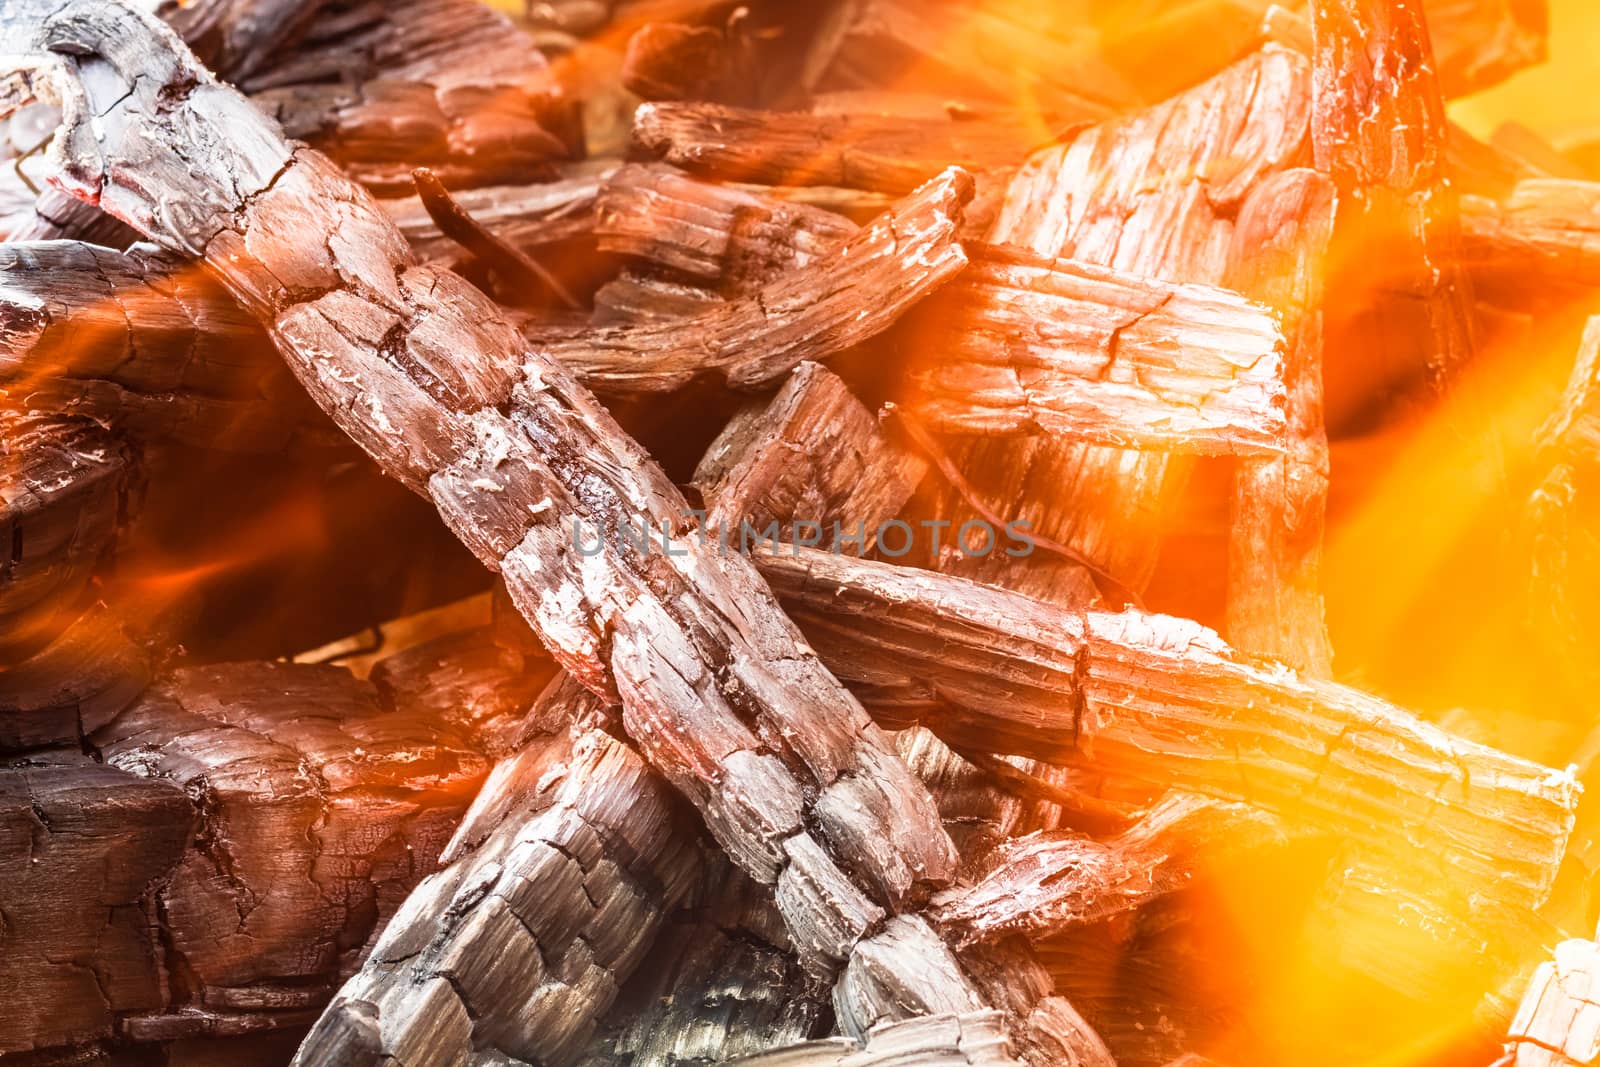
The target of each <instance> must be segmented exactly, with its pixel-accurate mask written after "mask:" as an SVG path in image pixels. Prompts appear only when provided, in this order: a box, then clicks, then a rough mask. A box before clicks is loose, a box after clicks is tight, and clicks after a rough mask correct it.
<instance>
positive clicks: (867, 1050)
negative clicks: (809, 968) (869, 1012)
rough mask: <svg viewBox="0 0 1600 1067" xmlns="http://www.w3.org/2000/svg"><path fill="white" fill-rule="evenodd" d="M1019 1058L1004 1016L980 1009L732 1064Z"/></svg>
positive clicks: (839, 1065) (936, 1066)
mask: <svg viewBox="0 0 1600 1067" xmlns="http://www.w3.org/2000/svg"><path fill="white" fill-rule="evenodd" d="M1016 1062H1017V1060H1016V1059H1015V1058H1013V1056H1012V1054H1011V1047H1010V1045H1009V1043H1008V1042H1007V1040H1006V1036H1005V1026H1004V1024H1003V1021H1002V1020H1001V1018H1000V1016H999V1014H998V1013H996V1012H974V1013H971V1014H965V1015H933V1016H922V1017H919V1018H913V1019H908V1020H906V1021H904V1022H898V1023H890V1024H887V1025H884V1026H882V1027H879V1028H877V1029H875V1030H873V1031H872V1032H871V1033H870V1034H868V1035H866V1037H865V1039H864V1040H862V1041H860V1042H856V1041H852V1040H850V1039H848V1038H829V1039H827V1040H823V1041H811V1042H807V1043H805V1044H803V1045H793V1046H790V1047H789V1048H785V1049H777V1050H774V1051H772V1052H766V1053H761V1054H758V1055H754V1056H742V1057H740V1058H738V1059H735V1060H731V1061H729V1067H733V1065H735V1064H736V1065H738V1067H893V1065H895V1064H901V1063H917V1064H925V1065H927V1067H1007V1065H1011V1064H1015V1063H1016Z"/></svg>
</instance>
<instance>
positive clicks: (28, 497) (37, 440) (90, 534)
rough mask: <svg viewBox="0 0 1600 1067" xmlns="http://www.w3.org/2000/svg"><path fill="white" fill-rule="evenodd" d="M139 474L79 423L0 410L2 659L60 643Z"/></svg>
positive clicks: (130, 457)
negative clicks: (54, 639)
mask: <svg viewBox="0 0 1600 1067" xmlns="http://www.w3.org/2000/svg"><path fill="white" fill-rule="evenodd" d="M0 247H9V246H0ZM140 477H141V475H140V465H139V459H138V456H137V454H136V453H135V452H134V451H133V450H132V449H131V448H129V447H128V446H127V445H125V444H123V443H122V442H120V441H118V440H117V439H116V438H115V437H113V436H112V435H111V434H109V433H107V432H106V431H105V430H104V429H103V428H102V427H100V426H99V425H97V424H95V423H93V422H90V421H89V420H87V419H81V418H71V417H65V416H58V415H33V414H25V413H21V412H13V411H3V410H0V553H3V554H0V559H3V561H4V562H3V563H0V634H3V635H4V636H3V637H0V653H3V656H4V659H3V661H4V662H6V663H8V664H9V663H15V662H17V660H18V659H19V658H21V657H24V656H26V655H28V653H29V652H31V651H33V650H36V649H38V648H39V647H40V646H41V645H43V644H45V643H47V642H48V641H50V640H51V639H53V638H54V637H56V636H58V635H59V634H60V632H61V630H62V629H64V628H65V627H66V625H67V623H69V622H70V621H71V620H72V619H73V618H74V616H75V615H76V614H77V613H78V612H79V611H80V610H81V609H82V607H83V606H84V605H83V602H82V601H83V598H84V595H85V592H86V589H87V587H88V583H89V580H90V578H91V577H92V576H93V573H94V571H95V568H96V566H97V565H98V564H99V563H100V562H101V561H102V559H103V557H105V555H106V554H107V552H108V551H109V549H110V548H111V545H112V543H113V541H114V540H115V539H116V536H117V533H118V532H119V531H120V530H121V529H122V528H123V527H124V526H125V525H126V523H127V521H128V518H129V516H130V515H131V514H132V512H133V511H134V509H135V506H136V502H137V491H138V485H139V480H140ZM8 680H9V679H8ZM0 684H3V683H0Z"/></svg>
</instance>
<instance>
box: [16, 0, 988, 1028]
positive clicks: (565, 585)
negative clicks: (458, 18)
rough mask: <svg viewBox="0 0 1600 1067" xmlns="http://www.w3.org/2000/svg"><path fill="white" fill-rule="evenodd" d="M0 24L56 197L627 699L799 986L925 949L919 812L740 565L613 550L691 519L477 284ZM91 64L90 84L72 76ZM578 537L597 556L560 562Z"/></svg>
mask: <svg viewBox="0 0 1600 1067" xmlns="http://www.w3.org/2000/svg"><path fill="white" fill-rule="evenodd" d="M0 29H3V30H4V37H5V45H6V50H7V53H8V54H11V55H18V56H27V55H31V56H34V57H35V60H34V61H33V63H34V65H31V66H27V67H24V68H21V69H19V70H18V71H16V72H14V73H13V74H12V75H11V76H10V77H9V78H8V79H7V80H6V81H5V82H4V83H0V84H3V86H4V89H5V95H4V98H5V99H7V100H9V101H11V102H13V103H15V102H20V101H21V100H22V99H25V98H28V97H31V96H33V95H36V94H37V93H38V92H41V91H42V92H45V93H46V94H48V95H49V96H51V97H53V98H54V99H56V100H57V101H59V102H60V103H62V104H63V112H64V114H65V116H66V125H65V127H64V128H63V129H62V131H61V132H60V133H59V134H58V135H57V137H56V139H55V141H54V142H53V144H52V147H51V149H50V153H51V156H50V158H51V160H52V161H53V164H54V165H56V166H57V167H59V168H60V174H59V180H60V181H61V182H62V183H63V184H64V185H65V186H67V187H69V188H71V189H72V190H73V191H75V192H76V193H77V194H78V195H85V196H97V197H98V198H99V202H100V203H101V204H102V206H103V207H104V208H106V209H107V210H109V211H111V212H112V213H113V214H115V215H117V216H118V217H119V218H122V219H124V220H125V221H127V222H129V223H130V224H131V225H134V226H136V227H137V228H139V229H140V230H141V231H142V232H145V233H146V234H147V235H148V236H151V237H155V238H159V239H160V240H161V241H162V242H163V243H164V244H166V245H167V246H168V247H171V248H173V249H175V250H181V251H184V252H186V253H187V254H189V255H191V256H203V257H204V258H205V259H206V261H207V264H208V265H209V266H210V267H211V268H212V269H213V270H215V271H216V272H217V274H218V276H219V277H221V278H222V279H223V281H224V283H225V284H226V285H227V286H228V287H229V288H230V290H231V291H233V292H234V293H235V295H236V296H237V297H238V298H239V299H240V300H241V302H242V303H243V304H244V305H245V306H246V307H247V308H248V309H249V310H250V311H251V312H252V313H253V314H256V315H257V316H258V317H259V318H261V319H262V320H263V321H264V322H266V323H267V324H268V326H269V329H270V330H271V332H272V333H273V335H274V340H275V341H276V342H277V343H278V345H279V349H280V351H281V352H282V353H283V354H284V356H285V357H286V358H287V359H288V360H289V362H290V363H291V366H292V367H293V369H294V370H295V372H296V374H297V376H299V377H300V378H301V380H302V382H303V383H304V384H305V385H306V386H307V388H308V390H309V391H310V392H311V393H312V394H313V396H314V397H315V398H316V399H317V400H318V401H319V403H321V404H323V405H324V406H325V408H326V409H329V410H330V413H332V414H334V416H335V419H336V421H337V422H338V423H339V424H340V425H341V427H342V428H343V429H344V430H345V431H346V432H347V433H348V434H350V435H351V436H352V437H353V438H354V439H355V440H356V441H357V442H358V443H359V444H361V445H362V446H363V447H364V448H366V449H367V450H368V451H369V452H370V453H371V454H372V455H373V456H374V457H375V458H377V459H378V460H379V461H380V462H381V463H382V464H384V465H385V467H386V468H387V469H389V470H390V471H391V472H392V473H393V474H394V475H395V476H396V477H397V478H399V479H400V480H402V481H403V482H405V483H406V484H408V485H410V486H412V487H413V488H415V489H417V490H419V491H425V492H427V494H428V495H429V496H430V498H431V499H433V501H434V502H435V504H436V505H438V506H439V508H440V511H441V514H442V515H444V517H445V519H446V522H447V524H449V525H450V526H451V528H452V529H453V530H454V531H455V532H456V533H457V535H458V536H459V537H461V538H462V540H463V541H464V542H465V543H467V544H468V545H469V547H471V548H472V549H473V550H474V551H475V552H476V553H477V554H478V555H479V557H480V558H481V559H482V560H483V561H484V562H485V563H486V564H488V565H490V566H492V567H496V568H498V569H499V570H500V572H501V573H502V575H503V576H504V577H505V579H506V582H507V586H508V588H509V590H510V592H511V595H512V597H513V599H514V600H515V601H516V602H517V604H518V606H519V608H520V609H521V610H522V611H523V613H524V615H525V616H526V617H527V618H528V619H529V620H530V622H531V623H533V625H534V629H535V631H536V632H538V633H539V635H540V637H541V639H542V640H543V641H544V642H545V644H546V645H547V646H548V647H549V648H550V649H551V652H552V654H553V655H554V656H555V657H556V659H557V660H559V661H560V662H561V663H562V664H563V665H564V666H565V667H566V668H567V669H568V670H569V671H570V672H571V673H572V675H573V677H574V678H575V679H576V680H578V681H579V682H580V683H582V684H584V685H586V686H587V687H589V688H591V689H593V690H596V691H598V692H601V693H605V694H613V693H614V694H615V695H616V696H617V697H619V698H620V702H621V704H622V721H623V724H624V726H625V728H626V730H627V732H628V734H629V736H630V737H631V738H632V739H633V740H634V741H635V742H636V743H638V744H639V745H640V746H641V749H642V750H643V752H644V754H645V755H646V757H647V758H648V759H649V760H650V761H651V763H652V764H653V765H654V766H655V767H656V768H657V769H658V770H660V771H661V772H662V773H663V775H664V776H665V777H667V778H668V780H669V781H671V782H672V783H673V784H674V785H675V786H676V787H677V788H678V789H679V790H680V791H682V792H683V793H684V794H685V795H686V796H688V797H689V798H690V800H691V801H692V802H693V803H694V804H695V806H696V807H697V808H698V809H699V811H700V812H701V814H702V816H703V817H704V818H705V819H706V822H707V824H708V826H709V827H710V829H711V832H712V834H713V836H715V837H716V838H717V840H718V843H719V844H720V845H721V846H722V847H723V848H724V849H726V850H727V851H728V852H729V854H730V855H731V856H733V857H734V859H735V861H736V862H738V863H739V865H740V866H741V867H742V868H744V869H745V870H746V871H747V872H748V873H750V874H751V875H752V876H753V877H755V878H756V879H757V880H758V881H760V882H762V883H764V884H767V885H773V886H775V887H776V894H777V900H778V906H779V910H780V911H781V912H782V913H783V915H784V918H785V921H786V923H787V924H788V925H789V927H790V930H791V933H792V935H793V936H794V940H795V943H796V946H797V948H798V950H799V951H800V952H801V954H802V956H803V957H804V958H805V959H806V960H807V961H808V963H809V965H811V966H813V967H815V968H816V969H817V970H818V971H820V972H823V973H827V972H829V971H832V970H834V969H836V968H837V967H838V966H839V965H840V964H842V963H845V962H846V961H847V960H850V959H852V958H855V957H859V956H861V954H862V952H863V951H866V950H868V949H869V948H870V947H871V946H872V945H873V944H874V940H875V938H876V937H882V936H884V935H883V933H881V932H880V931H879V927H880V926H885V927H886V920H888V918H889V917H890V916H891V915H893V916H895V919H894V923H895V924H896V928H897V930H898V929H901V928H906V927H911V928H920V930H921V931H925V932H926V937H927V938H929V939H932V934H931V931H927V927H926V924H925V923H923V922H922V921H921V920H920V919H918V918H915V917H914V912H915V910H916V909H917V908H918V907H919V906H920V904H921V903H922V901H923V900H924V899H925V897H926V894H927V893H928V892H929V891H931V890H932V889H935V888H938V887H940V886H941V885H943V884H945V883H946V882H948V881H949V879H950V877H951V875H952V873H953V868H954V863H955V856H954V850H953V848H952V847H951V844H950V840H949V838H948V836H946V834H945V833H944V831H943V828H942V827H941V826H940V824H939V820H938V812H937V809H936V807H935V805H934V803H933V801H932V799H931V798H930V797H929V796H928V794H927V792H926V790H925V789H923V788H922V786H921V784H920V783H919V782H917V781H916V780H915V779H914V778H913V777H912V776H911V774H910V772H909V771H908V770H907V769H906V768H905V765H904V764H903V763H901V762H900V761H899V759H898V758H897V757H896V756H895V755H894V753H893V751H892V749H891V748H890V746H889V743H888V741H887V739H886V738H885V737H884V736H883V735H882V733H881V732H880V731H879V730H878V729H877V727H876V726H875V725H874V724H873V723H872V722H871V720H870V719H869V718H868V717H867V716H866V714H865V712H864V711H862V710H861V707H860V705H859V704H858V703H856V701H855V700H854V698H852V697H851V696H850V695H849V693H848V692H847V691H846V690H845V689H844V688H843V687H842V686H840V685H839V684H838V682H837V681H835V680H834V679H833V678H832V676H831V675H829V674H828V673H827V672H826V670H825V669H824V668H823V667H822V665H821V664H820V662H819V661H818V660H817V659H816V658H815V656H814V655H813V654H812V653H811V652H810V651H809V650H808V649H807V648H806V646H805V645H804V643H803V641H802V639H801V637H800V635H799V632H798V631H797V630H796V629H795V628H794V627H793V626H792V624H790V623H789V622H788V621H787V619H786V618H785V617H784V616H783V614H782V612H781V610H779V609H778V608H777V606H776V601H775V600H774V599H773V598H772V596H771V593H770V592H769V591H768V590H767V589H766V587H765V585H764V583H763V582H762V581H761V579H760V577H759V575H758V574H757V572H756V571H755V569H754V567H753V566H751V565H750V564H749V562H748V561H747V560H744V559H743V558H742V557H739V556H735V555H722V554H720V553H717V552H714V551H709V550H707V548H706V546H698V547H695V546H694V545H693V544H692V543H691V544H690V546H689V547H688V550H687V554H686V555H678V554H676V551H674V552H672V553H669V552H668V551H666V550H665V548H666V546H665V545H662V546H661V547H662V550H661V551H655V552H650V551H646V550H645V549H644V548H643V547H641V546H639V545H637V544H630V543H628V541H627V540H626V539H624V538H620V537H619V536H618V535H617V534H616V533H615V530H616V527H617V524H618V522H619V521H620V520H622V519H625V518H634V517H638V516H641V515H642V516H643V517H645V518H647V519H649V520H651V522H652V523H653V524H657V529H658V535H657V538H658V539H657V541H656V543H657V544H660V543H661V540H662V539H664V534H661V533H659V531H660V530H662V529H673V530H676V531H677V532H679V533H682V532H685V531H684V527H683V526H682V525H680V524H681V521H682V520H681V519H680V517H679V516H680V515H681V513H682V512H684V510H685V501H684V500H683V498H682V496H681V495H680V494H679V493H678V491H677V489H676V488H675V487H674V486H673V485H672V484H671V483H670V482H669V481H668V480H667V479H666V477H665V475H664V473H663V472H662V471H661V470H660V469H659V468H658V467H656V466H655V465H654V464H653V463H651V461H650V460H649V459H648V458H647V457H646V456H645V455H644V453H643V452H642V450H640V449H639V447H638V446H637V445H636V444H635V443H634V442H632V441H631V440H630V439H628V438H627V437H626V436H625V435H624V434H623V433H622V432H621V430H620V429H619V428H618V427H617V426H616V424H615V423H614V422H613V421H612V420H611V418H610V416H609V415H607V413H606V412H605V411H604V410H603V409H602V408H600V406H599V405H598V404H597V403H596V402H595V401H594V400H593V398H592V397H591V396H590V395H589V394H588V393H587V392H586V391H585V390H584V389H583V388H582V387H581V386H579V385H578V384H577V383H576V382H575V381H574V380H573V379H572V377H571V376H570V375H569V374H568V373H567V372H566V371H565V370H563V368H561V367H560V366H559V365H558V364H556V363H555V362H554V361H553V360H551V359H550V358H549V355H548V354H547V353H545V352H542V351H539V350H536V349H535V350H532V351H530V350H529V349H528V347H527V346H526V345H524V344H523V342H522V341H521V339H520V337H519V336H518V335H517V334H516V332H515V331H514V330H513V329H512V328H511V327H510V325H509V324H507V323H505V322H504V320H503V319H501V318H500V317H499V315H498V314H497V312H496V309H495V307H494V305H493V304H491V303H490V302H489V301H488V300H487V299H486V298H484V297H483V296H482V294H481V293H479V292H478V291H477V290H475V289H473V288H472V287H471V286H470V285H468V284H466V283H465V282H462V281H460V280H459V279H457V278H455V277H454V276H452V275H450V274H448V273H446V272H443V271H439V270H437V269H429V268H427V267H425V266H419V265H417V264H416V262H415V260H414V259H413V257H412V256H411V255H410V254H409V252H408V250H407V249H406V248H405V246H404V244H403V240H402V238H401V237H400V235H399V234H398V232H397V231H395V230H394V228H393V226H392V225H391V224H390V223H389V222H388V220H387V219H386V218H384V217H383V216H382V215H381V214H380V212H379V210H378V209H377V208H376V206H375V205H374V204H373V202H372V201H371V199H370V197H369V196H368V195H367V194H366V193H364V192H363V191H362V190H361V189H360V188H359V187H358V186H356V185H355V184H353V183H352V182H350V181H349V180H348V179H346V178H345V177H343V176H342V175H340V174H339V173H338V172H337V171H336V170H335V169H334V168H333V166H332V164H331V163H330V162H329V161H327V160H326V158H325V157H322V156H320V155H319V154H317V153H316V152H314V151H312V150H309V149H304V148H299V149H297V148H294V147H292V146H291V145H289V144H288V143H287V142H286V141H285V140H284V138H283V135H282V133H281V131H280V130H278V129H277V128H276V127H275V126H274V125H273V124H272V123H271V122H270V120H267V119H266V118H265V117H264V116H262V115H261V113H260V112H257V111H255V110H253V109H252V108H251V107H250V106H249V104H248V102H247V101H245V100H244V98H243V97H241V96H239V95H238V94H237V93H235V92H234V91H233V90H231V89H228V88H226V87H224V86H221V85H218V84H217V83H216V82H214V81H213V80H212V79H211V78H210V77H209V76H208V75H207V74H206V73H205V72H204V71H203V70H202V69H200V68H199V67H198V66H197V65H196V64H195V62H194V60H193V58H192V56H189V55H188V54H187V52H186V51H185V50H184V49H183V48H182V46H181V43H180V42H179V41H178V40H177V39H176V38H175V37H174V36H172V35H171V34H170V32H169V31H166V30H165V28H164V27H161V26H159V25H158V24H155V23H152V22H150V21H148V20H145V19H143V18H140V17H138V16H137V15H136V14H135V13H132V12H129V11H126V10H123V9H119V8H105V7H103V6H99V5H90V4H87V3H75V2H67V3H65V4H60V3H51V2H45V0H40V2H37V3H35V2H29V3H23V4H19V5H15V6H14V7H13V8H11V9H8V11H7V13H6V17H5V19H4V20H3V21H0ZM89 57H94V58H93V60H92V61H91V60H90V58H89ZM86 62H88V63H91V64H92V65H94V66H95V67H96V69H97V70H100V71H102V72H103V73H104V74H106V75H107V77H104V78H102V77H98V76H97V77H94V78H91V79H83V78H81V77H80V73H81V70H82V66H83V64H85V63H86ZM90 115H94V116H97V118H96V121H95V122H93V123H90V122H88V121H87V119H88V117H89V116H90ZM224 128H226V131H227V132H226V136H223V134H222V130H223V129H224ZM193 158H204V159H206V160H207V166H206V167H205V168H204V169H203V170H202V169H199V168H196V167H194V166H192V165H191V164H189V163H187V162H184V160H186V159H193ZM135 174H137V175H138V179H137V182H135V181H133V180H130V179H132V178H133V176H134V175H135ZM940 184H942V185H944V186H947V187H948V186H950V185H954V184H959V182H945V183H940ZM310 234H316V235H321V239H320V240H305V239H304V238H305V237H306V236H308V235H310ZM585 528H587V536H585V537H584V542H583V543H592V541H593V539H594V534H595V532H596V531H598V532H599V533H600V535H601V538H602V541H603V542H604V544H603V551H601V552H600V553H599V554H598V555H595V556H586V555H583V554H582V553H580V552H579V550H578V549H579V546H578V544H575V537H574V535H575V533H583V532H584V529H585ZM680 545H681V542H680ZM680 550H681V548H680ZM847 872H848V873H847ZM932 945H933V946H937V950H938V951H939V952H940V953H942V955H943V956H944V957H946V958H947V957H948V951H947V950H944V949H943V946H942V945H940V944H939V943H938V942H937V940H936V939H934V940H932ZM924 978H925V979H926V981H927V985H928V994H927V997H928V999H933V1000H940V1001H943V1002H950V1001H960V1002H962V1003H963V1004H965V1005H967V1006H970V1007H972V1008H978V1007H982V1000H981V998H980V996H979V994H978V993H977V991H976V989H975V988H974V987H973V985H972V983H971V981H970V979H968V978H967V977H966V976H965V975H964V974H963V973H962V972H961V970H960V969H959V967H957V966H954V962H953V960H952V961H951V966H949V967H941V968H939V969H937V970H933V971H929V972H927V973H926V974H925V975H924ZM914 1009H915V1002H908V1001H902V1002H901V1005H900V1010H914ZM847 1025H848V1022H847Z"/></svg>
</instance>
